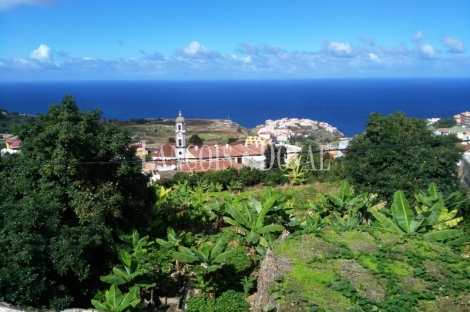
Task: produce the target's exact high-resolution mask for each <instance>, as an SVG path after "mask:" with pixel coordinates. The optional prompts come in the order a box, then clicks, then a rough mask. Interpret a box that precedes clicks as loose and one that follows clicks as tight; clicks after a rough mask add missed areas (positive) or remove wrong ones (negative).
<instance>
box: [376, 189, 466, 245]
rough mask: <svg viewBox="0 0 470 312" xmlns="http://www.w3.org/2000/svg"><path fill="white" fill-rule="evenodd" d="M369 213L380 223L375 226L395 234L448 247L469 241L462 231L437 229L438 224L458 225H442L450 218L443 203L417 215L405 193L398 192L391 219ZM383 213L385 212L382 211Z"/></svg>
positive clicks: (379, 212) (394, 196)
mask: <svg viewBox="0 0 470 312" xmlns="http://www.w3.org/2000/svg"><path fill="white" fill-rule="evenodd" d="M369 211H370V212H371V213H372V215H373V216H374V217H375V219H377V221H378V223H376V224H375V225H376V226H377V227H381V228H384V229H387V230H389V231H391V232H393V233H397V234H417V235H422V236H423V238H424V239H427V240H432V241H437V242H443V243H444V242H445V243H446V244H448V245H456V244H460V243H462V242H465V241H466V240H467V239H468V237H466V236H461V234H462V233H463V231H462V230H461V229H451V228H448V227H443V226H441V227H437V228H436V227H435V226H436V224H437V225H438V224H446V226H449V227H450V226H455V225H456V223H455V222H454V223H455V224H453V223H452V222H447V223H442V222H443V220H445V219H446V218H448V217H449V215H448V214H443V211H444V203H443V201H439V202H437V203H436V204H434V205H433V206H432V207H431V208H430V209H428V210H427V211H426V212H424V211H422V210H421V211H420V212H421V213H420V212H419V211H418V214H416V215H415V213H414V212H413V211H412V210H411V209H410V205H409V202H408V200H407V199H406V197H405V195H404V193H403V192H402V191H397V192H395V194H394V195H393V203H392V207H391V210H390V211H389V212H388V214H389V215H391V218H389V217H387V216H386V214H384V213H382V212H381V211H379V210H378V209H370V210H369ZM382 211H384V210H383V209H382ZM384 212H387V211H386V210H385V211H384ZM442 216H444V217H442ZM439 219H441V221H439ZM439 222H441V223H439ZM459 236H460V237H459Z"/></svg>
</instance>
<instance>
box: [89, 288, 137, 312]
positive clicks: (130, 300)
mask: <svg viewBox="0 0 470 312" xmlns="http://www.w3.org/2000/svg"><path fill="white" fill-rule="evenodd" d="M139 295H140V287H138V286H134V287H132V288H130V289H129V292H127V293H124V294H123V293H122V292H121V290H120V289H119V287H117V286H116V285H114V284H113V285H111V287H110V288H109V290H106V292H105V301H104V302H101V301H98V300H95V299H92V300H91V303H92V304H93V306H94V307H95V308H96V309H98V310H100V311H112V312H122V311H127V310H130V309H131V308H135V307H136V306H137V304H139V302H140V298H139Z"/></svg>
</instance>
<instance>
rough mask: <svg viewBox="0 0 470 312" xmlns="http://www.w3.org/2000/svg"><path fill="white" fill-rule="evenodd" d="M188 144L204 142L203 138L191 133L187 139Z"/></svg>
mask: <svg viewBox="0 0 470 312" xmlns="http://www.w3.org/2000/svg"><path fill="white" fill-rule="evenodd" d="M188 143H189V144H194V145H202V144H204V140H203V139H201V138H200V137H199V136H198V135H197V134H193V135H192V136H191V137H190V138H189V139H188Z"/></svg>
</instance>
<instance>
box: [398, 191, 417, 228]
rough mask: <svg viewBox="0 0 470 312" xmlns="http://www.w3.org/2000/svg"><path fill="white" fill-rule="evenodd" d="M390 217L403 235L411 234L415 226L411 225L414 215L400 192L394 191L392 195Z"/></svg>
mask: <svg viewBox="0 0 470 312" xmlns="http://www.w3.org/2000/svg"><path fill="white" fill-rule="evenodd" d="M392 215H393V217H394V219H395V221H396V222H397V224H398V226H400V228H401V229H402V230H403V231H404V232H405V233H412V232H413V230H414V229H413V227H415V226H416V224H415V223H413V224H412V221H413V220H414V218H415V215H414V213H413V211H412V210H411V209H410V204H409V203H408V200H407V199H406V197H405V194H404V193H403V192H402V191H396V192H395V194H394V195H393V205H392Z"/></svg>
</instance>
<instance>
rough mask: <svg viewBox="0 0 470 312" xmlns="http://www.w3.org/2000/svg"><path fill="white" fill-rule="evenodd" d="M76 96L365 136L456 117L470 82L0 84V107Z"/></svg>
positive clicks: (172, 114)
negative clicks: (386, 126) (372, 130)
mask: <svg viewBox="0 0 470 312" xmlns="http://www.w3.org/2000/svg"><path fill="white" fill-rule="evenodd" d="M65 94H71V95H72V96H73V97H74V98H75V100H76V102H77V105H78V107H79V108H80V109H83V110H91V109H93V108H95V107H96V108H99V109H100V110H101V111H102V112H103V117H104V118H108V119H114V118H115V119H118V120H129V119H131V118H176V117H177V116H178V112H179V111H180V110H181V111H182V114H183V116H184V117H186V118H200V119H230V120H232V121H234V122H236V123H238V124H240V125H241V126H243V127H247V128H254V127H255V126H257V125H260V124H263V123H264V121H265V120H267V119H272V120H275V119H281V118H285V117H288V118H307V119H312V120H317V121H323V122H327V123H329V124H330V125H332V126H335V127H337V128H338V130H339V131H341V132H342V133H344V134H345V135H346V136H354V135H357V134H360V133H362V132H363V131H364V129H365V125H366V123H367V119H368V118H369V116H370V114H371V113H373V112H377V113H382V114H385V115H388V114H390V113H393V112H395V111H397V110H398V111H403V112H404V113H405V114H406V115H407V116H409V117H417V118H433V117H437V118H452V116H454V115H456V114H459V113H460V112H462V111H468V110H470V78H432V77H429V78H374V79H371V78H369V79H366V78H341V79H290V80H282V79H273V80H184V81H182V80H165V81H159V80H151V81H149V80H133V81H126V80H103V81H79V80H77V81H61V82H57V81H39V82H32V81H31V82H28V81H25V82H0V107H2V108H5V109H7V110H8V111H10V112H11V111H17V112H19V113H27V114H31V115H35V114H37V113H45V112H46V111H47V107H48V105H49V104H57V103H59V102H60V100H61V99H62V98H63V97H64V96H65Z"/></svg>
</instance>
